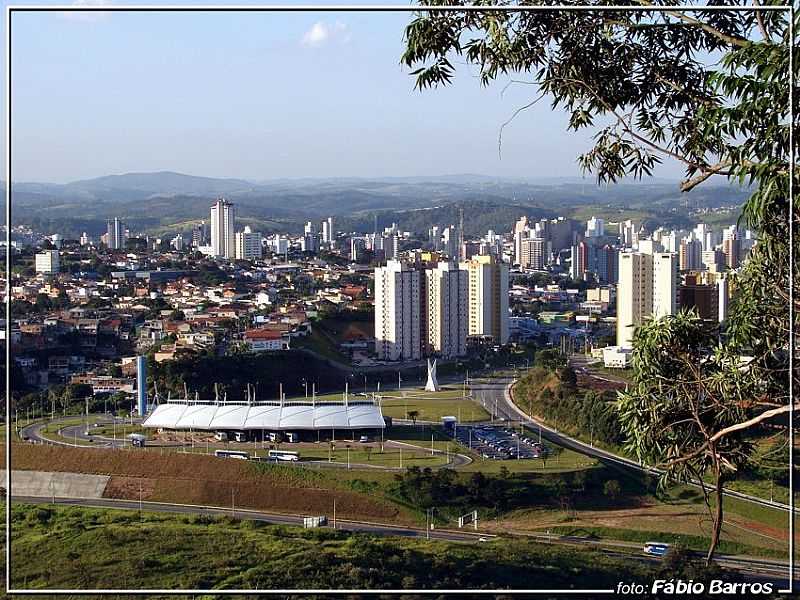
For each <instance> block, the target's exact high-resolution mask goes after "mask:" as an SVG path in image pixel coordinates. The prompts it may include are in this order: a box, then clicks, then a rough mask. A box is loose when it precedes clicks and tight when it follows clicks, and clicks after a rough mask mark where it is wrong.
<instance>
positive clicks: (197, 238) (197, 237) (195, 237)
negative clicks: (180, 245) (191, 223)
mask: <svg viewBox="0 0 800 600" xmlns="http://www.w3.org/2000/svg"><path fill="white" fill-rule="evenodd" d="M208 238H209V234H208V224H207V223H206V222H205V221H200V223H198V224H197V225H195V227H194V228H193V229H192V246H193V247H194V248H199V247H200V246H206V245H208Z"/></svg>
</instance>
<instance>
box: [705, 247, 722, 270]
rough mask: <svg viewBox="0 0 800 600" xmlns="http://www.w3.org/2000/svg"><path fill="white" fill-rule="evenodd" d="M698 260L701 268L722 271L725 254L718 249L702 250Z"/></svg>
mask: <svg viewBox="0 0 800 600" xmlns="http://www.w3.org/2000/svg"><path fill="white" fill-rule="evenodd" d="M700 262H701V265H702V268H703V269H707V270H709V271H722V270H723V268H724V267H725V255H724V254H723V253H722V252H721V251H720V250H703V253H702V254H701V255H700Z"/></svg>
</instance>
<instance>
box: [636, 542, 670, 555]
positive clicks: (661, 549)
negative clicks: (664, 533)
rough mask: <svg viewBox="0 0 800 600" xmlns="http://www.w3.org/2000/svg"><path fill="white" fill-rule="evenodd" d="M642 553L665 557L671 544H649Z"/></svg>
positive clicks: (646, 544)
mask: <svg viewBox="0 0 800 600" xmlns="http://www.w3.org/2000/svg"><path fill="white" fill-rule="evenodd" d="M642 551H643V552H644V553H645V554H649V555H650V556H659V557H661V556H665V555H666V554H667V552H668V551H669V544H664V543H662V542H647V543H645V545H644V548H643V549H642Z"/></svg>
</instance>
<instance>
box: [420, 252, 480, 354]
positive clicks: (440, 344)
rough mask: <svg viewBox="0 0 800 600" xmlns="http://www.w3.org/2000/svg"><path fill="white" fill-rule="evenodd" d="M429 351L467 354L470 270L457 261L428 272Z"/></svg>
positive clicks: (442, 263)
mask: <svg viewBox="0 0 800 600" xmlns="http://www.w3.org/2000/svg"><path fill="white" fill-rule="evenodd" d="M425 277H426V288H427V289H426V292H427V294H426V296H427V316H428V318H427V328H426V329H427V331H426V333H427V351H428V352H427V353H429V354H437V355H439V356H441V357H443V358H452V357H456V356H463V355H464V354H466V353H467V331H468V324H469V314H468V312H467V310H468V303H469V273H468V272H467V271H465V270H462V269H460V268H459V267H458V264H457V263H454V262H440V263H439V264H438V266H437V267H436V268H435V269H430V270H428V271H425Z"/></svg>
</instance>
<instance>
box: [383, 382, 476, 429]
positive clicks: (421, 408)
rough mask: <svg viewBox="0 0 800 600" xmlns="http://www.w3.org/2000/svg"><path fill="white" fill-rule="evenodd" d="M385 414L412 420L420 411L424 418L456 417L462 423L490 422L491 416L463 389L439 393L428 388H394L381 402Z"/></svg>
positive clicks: (420, 416)
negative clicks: (415, 413)
mask: <svg viewBox="0 0 800 600" xmlns="http://www.w3.org/2000/svg"><path fill="white" fill-rule="evenodd" d="M467 393H469V391H467ZM381 407H382V410H383V414H384V415H385V416H387V417H392V418H395V419H408V418H409V417H408V414H409V412H412V411H416V412H417V413H418V414H417V417H416V418H417V419H418V420H420V421H435V422H437V423H438V422H440V421H441V419H442V417H447V416H453V417H456V418H457V419H458V420H459V422H463V423H468V422H474V421H486V420H488V419H490V418H491V417H490V415H489V413H488V412H486V411H485V410H484V409H483V407H481V406H479V405H478V404H476V403H475V402H474V401H473V400H472V399H471V398H465V397H464V395H463V391H462V390H461V389H444V390H442V391H439V392H426V391H425V390H420V389H415V390H392V391H391V392H386V394H385V395H384V396H383V399H382V401H381Z"/></svg>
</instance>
